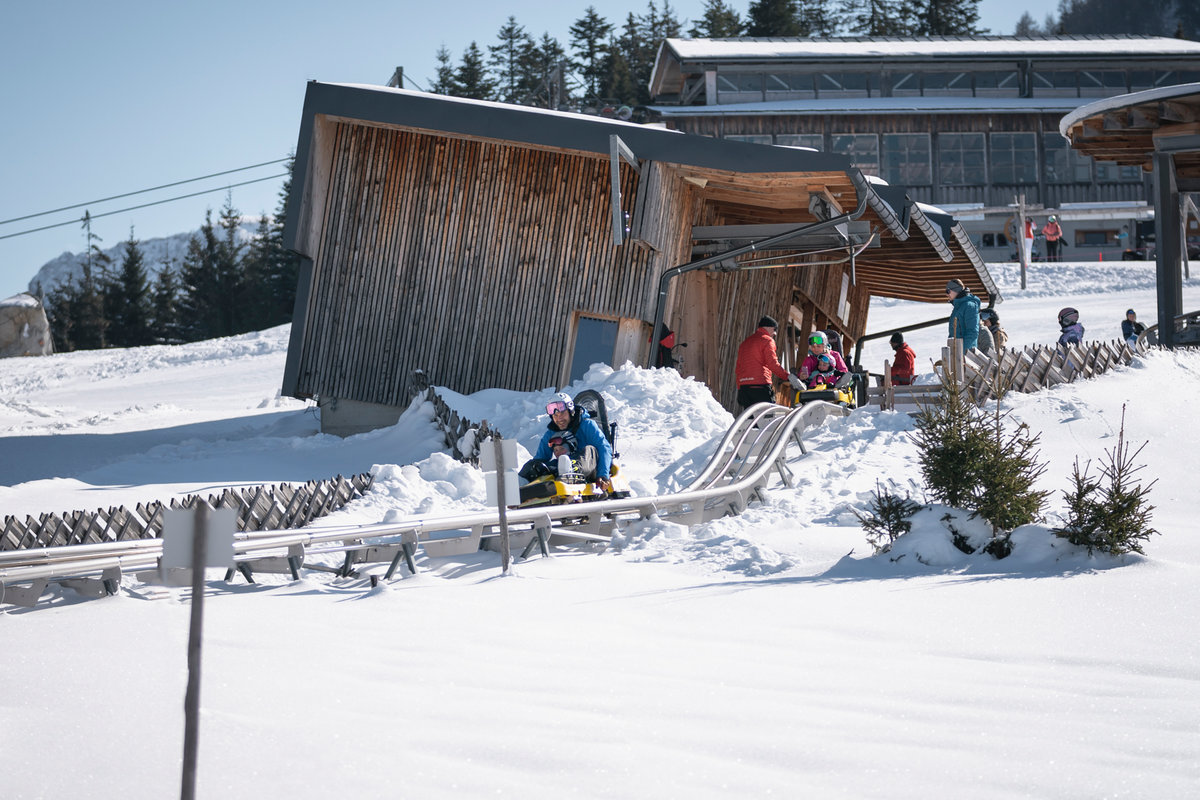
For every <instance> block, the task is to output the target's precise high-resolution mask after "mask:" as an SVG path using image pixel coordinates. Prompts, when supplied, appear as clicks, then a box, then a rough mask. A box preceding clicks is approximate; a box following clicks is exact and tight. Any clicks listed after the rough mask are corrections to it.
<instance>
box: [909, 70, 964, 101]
mask: <svg viewBox="0 0 1200 800" xmlns="http://www.w3.org/2000/svg"><path fill="white" fill-rule="evenodd" d="M921 92H922V94H924V95H925V96H927V97H938V96H949V95H954V96H959V97H962V96H966V97H970V95H971V76H970V74H968V73H966V72H927V73H925V74H924V75H922V76H921Z"/></svg>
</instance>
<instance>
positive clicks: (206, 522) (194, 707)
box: [160, 502, 237, 800]
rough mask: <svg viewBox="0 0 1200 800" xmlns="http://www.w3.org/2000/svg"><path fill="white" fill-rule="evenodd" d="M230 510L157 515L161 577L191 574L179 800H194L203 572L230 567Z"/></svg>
mask: <svg viewBox="0 0 1200 800" xmlns="http://www.w3.org/2000/svg"><path fill="white" fill-rule="evenodd" d="M236 527H237V515H236V514H235V513H234V511H233V509H232V508H218V509H216V510H214V509H211V508H209V507H208V504H207V503H203V502H199V503H196V507H195V508H187V509H185V508H180V509H174V508H169V509H164V510H163V554H162V562H161V564H160V567H161V571H162V572H164V573H165V572H166V570H167V569H169V568H171V567H183V568H190V569H191V570H192V617H191V629H190V630H189V631H188V658H187V660H188V684H187V693H186V694H185V695H184V697H183V780H182V784H181V787H180V791H179V797H180V799H181V800H193V798H195V796H196V750H197V745H198V744H199V741H200V641H201V634H202V632H203V627H204V568H205V567H232V566H233V531H234V529H235V528H236Z"/></svg>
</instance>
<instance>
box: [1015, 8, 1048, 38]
mask: <svg viewBox="0 0 1200 800" xmlns="http://www.w3.org/2000/svg"><path fill="white" fill-rule="evenodd" d="M1041 32H1042V31H1041V28H1039V27H1038V24H1037V23H1036V22H1034V20H1033V17H1032V16H1030V14H1029V12H1028V11H1026V12H1025V13H1024V14H1022V15H1021V18H1020V19H1019V20H1017V27H1016V28H1014V29H1013V36H1037V35H1038V34H1039V33H1041Z"/></svg>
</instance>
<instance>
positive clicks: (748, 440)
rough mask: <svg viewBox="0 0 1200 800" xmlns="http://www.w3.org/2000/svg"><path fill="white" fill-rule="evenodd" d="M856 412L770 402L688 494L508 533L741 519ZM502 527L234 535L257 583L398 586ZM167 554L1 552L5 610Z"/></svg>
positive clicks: (135, 548) (589, 531) (531, 512)
mask: <svg viewBox="0 0 1200 800" xmlns="http://www.w3.org/2000/svg"><path fill="white" fill-rule="evenodd" d="M848 413H849V411H848V410H847V409H845V408H842V407H840V406H836V405H833V404H830V403H824V402H814V403H809V404H806V405H804V406H800V407H798V408H785V407H783V406H777V405H774V404H771V403H761V404H759V405H756V406H753V407H751V408H749V409H747V410H746V412H745V413H743V414H742V415H741V416H740V417H738V419H737V420H736V421H735V422H734V424H733V425H732V426H731V427H730V428H729V430H728V431H727V432H726V433H725V436H724V437H723V438H722V440H721V442H720V443H719V444H718V446H717V448H716V451H715V453H714V454H713V456H712V457H711V458H710V459H709V461H708V463H707V464H706V465H705V467H704V468H703V469H702V470H701V471H700V473H699V474H698V475H697V476H696V477H695V479H693V480H692V482H691V483H690V484H689V485H688V486H687V487H686V488H684V489H682V490H681V491H678V492H673V493H670V494H666V495H657V496H651V497H627V498H621V499H612V500H600V501H596V502H589V503H575V504H565V505H551V506H537V507H532V508H517V509H510V510H508V511H507V515H506V516H507V523H508V528H509V530H510V532H512V533H513V534H515V535H525V536H528V538H529V541H528V545H527V546H526V548H525V552H524V553H523V554H522V555H523V556H528V555H529V554H530V553H531V551H532V548H533V546H534V545H535V544H538V545H540V546H541V548H542V552H543V553H546V552H547V541H548V540H549V538H550V537H551V536H559V537H563V538H568V539H575V540H584V541H607V540H608V539H609V538H610V537H611V535H612V533H613V531H614V530H617V529H619V528H620V527H621V526H622V525H627V524H629V523H631V522H634V521H637V520H642V519H648V518H650V517H651V516H658V517H659V518H668V519H672V520H676V521H678V522H680V523H682V524H687V525H696V524H700V523H703V522H707V521H709V520H712V519H715V518H718V517H722V516H727V515H733V514H738V513H741V511H743V510H744V509H745V507H746V506H747V505H748V504H749V502H750V501H751V500H753V499H756V498H757V499H761V497H762V494H761V493H762V490H763V489H765V488H766V486H767V485H768V483H769V482H770V478H771V474H772V471H775V472H777V473H778V474H779V476H780V478H781V479H782V480H783V482H784V483H785V484H786V485H788V486H793V485H795V484H794V476H793V474H792V472H791V470H790V469H789V468H788V467H787V465H786V455H787V449H788V447H789V445H791V444H792V443H795V444H797V445H798V446H799V448H800V450H801V452H802V453H804V452H806V451H805V448H804V442H803V439H802V433H803V431H804V430H805V429H807V428H809V427H812V426H814V425H819V424H821V423H823V422H824V421H825V419H826V418H827V417H829V416H845V415H847V414H848ZM498 528H499V512H498V511H496V510H489V511H480V512H473V513H467V514H455V515H450V516H441V517H416V518H412V519H407V520H400V521H397V522H388V523H376V524H367V525H347V526H331V527H322V528H315V527H308V528H302V529H290V530H276V531H245V532H241V533H237V534H235V535H234V562H235V564H236V568H237V569H238V570H240V571H241V572H242V574H243V575H244V576H245V577H246V578H247V579H249V580H252V575H253V573H254V572H255V571H258V572H291V574H292V576H293V577H294V578H298V577H299V570H300V568H301V567H302V566H303V567H305V568H310V569H312V568H315V569H326V570H331V571H335V572H339V573H341V574H343V575H350V574H352V573H353V565H354V564H358V563H364V562H382V561H390V562H391V563H390V566H389V568H388V570H387V572H386V575H385V578H386V579H390V578H391V577H392V576H393V574H394V573H395V571H396V569H397V568H398V566H399V564H400V562H401V560H403V561H405V562H406V564H407V566H408V567H409V569H410V571H414V572H415V564H414V560H413V558H414V554H415V552H416V549H417V547H420V548H421V549H422V550H424V551H425V554H426V555H427V556H431V557H437V556H445V555H455V554H465V553H470V552H474V551H476V550H478V549H479V548H480V546H481V543H482V542H483V540H484V539H486V538H490V537H494V536H498V535H499V533H498ZM330 553H338V554H342V556H343V563H342V565H341V566H340V567H337V568H332V567H328V566H319V565H318V566H313V565H308V564H304V558H305V557H306V556H311V555H317V554H330ZM161 554H162V540H161V539H141V540H135V541H129V542H111V543H105V544H93V545H74V546H67V547H48V548H37V549H27V550H19V551H12V552H5V553H0V603H17V604H21V605H32V604H33V603H35V602H36V601H37V598H38V597H39V596H40V594H41V592H42V591H43V590H44V589H45V586H46V582H48V581H50V580H55V581H60V582H64V583H68V584H72V583H74V585H75V586H76V588H85V589H90V590H91V591H92V592H93V593H96V594H99V593H101V592H102V591H107V592H108V593H110V594H111V593H112V592H114V591H115V590H116V584H117V582H118V581H119V579H120V577H121V575H122V574H126V573H145V572H148V571H151V570H155V569H157V568H158V563H159V558H160V556H161ZM226 577H227V578H228V577H231V576H230V575H227V576H226ZM23 584H30V585H29V586H27V587H26V586H24V585H23Z"/></svg>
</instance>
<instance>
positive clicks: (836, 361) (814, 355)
mask: <svg viewBox="0 0 1200 800" xmlns="http://www.w3.org/2000/svg"><path fill="white" fill-rule="evenodd" d="M823 355H827V356H829V358H830V359H831V360H832V361H833V368H834V369H835V370H837V371H839V372H841V373H842V374H843V375H844V374H846V373H847V372H849V371H850V369H849V367H847V366H846V362H845V360H844V359H843V358H842V355H841V353H839V352H837V351H836V350H832V349H830V347H829V337H828V336H826V335H825V332H824V331H817V332H816V333H814V334H812V335H811V336H809V337H808V357H807V358H805V359H804V362H803V363H802V364H801V365H800V379H801V380H803V381H807V380H808V378H809V376H810V375H812V374H813V373H814V372H816V370H817V361H818V359H820V358H821V356H823Z"/></svg>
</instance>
